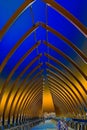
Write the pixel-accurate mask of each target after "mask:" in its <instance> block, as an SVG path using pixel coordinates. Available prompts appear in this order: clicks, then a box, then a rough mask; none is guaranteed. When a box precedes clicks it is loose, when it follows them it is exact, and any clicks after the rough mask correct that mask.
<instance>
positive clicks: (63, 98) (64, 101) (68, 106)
mask: <svg viewBox="0 0 87 130" xmlns="http://www.w3.org/2000/svg"><path fill="white" fill-rule="evenodd" d="M51 93H53V94H56V96H57V98H59V99H61V101H63V104H65V105H64V106H66V108H67V110H68V111H70V112H72V108H71V107H70V105H69V103H68V102H66V99H65V97H64V96H63V95H62V94H61V93H58V92H57V93H56V92H55V91H54V90H53V89H51Z"/></svg>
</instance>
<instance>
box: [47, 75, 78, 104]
mask: <svg viewBox="0 0 87 130" xmlns="http://www.w3.org/2000/svg"><path fill="white" fill-rule="evenodd" d="M48 79H49V80H51V82H55V83H56V84H59V85H60V86H61V88H62V89H64V91H66V92H67V93H68V94H69V95H70V98H71V97H72V99H73V101H74V103H75V104H76V105H75V106H78V102H77V101H76V99H75V98H74V96H73V95H72V93H70V91H71V90H70V89H69V90H70V91H69V90H68V89H67V88H66V87H65V86H64V85H62V84H61V83H60V82H58V81H57V80H56V79H54V78H53V77H52V76H49V75H48ZM71 92H72V91H71ZM73 101H72V102H73Z"/></svg>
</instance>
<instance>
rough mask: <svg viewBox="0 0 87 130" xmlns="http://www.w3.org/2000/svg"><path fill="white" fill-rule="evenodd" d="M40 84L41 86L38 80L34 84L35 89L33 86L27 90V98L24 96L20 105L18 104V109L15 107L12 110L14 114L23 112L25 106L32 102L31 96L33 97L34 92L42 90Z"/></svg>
mask: <svg viewBox="0 0 87 130" xmlns="http://www.w3.org/2000/svg"><path fill="white" fill-rule="evenodd" d="M41 86H42V83H40V82H39V83H38V85H36V86H35V89H34V88H33V90H32V91H31V93H29V92H27V96H26V97H27V98H25V99H24V101H23V102H22V105H21V104H20V105H19V107H18V109H16V111H14V113H13V115H14V116H15V114H16V113H17V114H18V113H20V112H21V113H23V110H24V109H25V108H26V106H27V105H28V103H30V102H32V100H33V98H34V97H35V94H38V91H40V92H42V90H41ZM30 97H31V98H30Z"/></svg>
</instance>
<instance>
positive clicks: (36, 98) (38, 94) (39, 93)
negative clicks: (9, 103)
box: [21, 88, 42, 113]
mask: <svg viewBox="0 0 87 130" xmlns="http://www.w3.org/2000/svg"><path fill="white" fill-rule="evenodd" d="M38 91H39V92H38V93H36V95H34V94H33V95H32V98H33V99H31V100H32V101H31V102H30V100H29V99H28V100H27V102H26V105H25V106H23V109H21V113H23V112H24V111H25V110H26V109H27V107H28V106H30V105H31V104H34V103H35V102H37V101H38V100H39V102H40V99H38V98H39V97H40V98H41V97H42V94H41V93H42V90H41V88H40V89H39V90H38ZM32 109H33V108H32ZM34 109H35V108H34Z"/></svg>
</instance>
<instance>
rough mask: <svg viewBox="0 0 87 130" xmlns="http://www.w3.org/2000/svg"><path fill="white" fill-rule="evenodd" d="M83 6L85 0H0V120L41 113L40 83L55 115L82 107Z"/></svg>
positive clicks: (86, 45) (85, 88) (86, 101)
mask: <svg viewBox="0 0 87 130" xmlns="http://www.w3.org/2000/svg"><path fill="white" fill-rule="evenodd" d="M86 12H87V1H86V0H84V1H81V0H80V1H76V0H73V1H69V0H66V1H64V0H20V1H18V0H15V1H12V0H9V1H8V2H6V1H5V0H3V1H1V0H0V116H1V118H3V120H5V119H7V120H10V119H11V118H12V117H14V118H16V117H17V116H19V115H26V116H38V115H39V116H40V115H41V114H42V107H43V102H42V101H43V90H44V89H43V87H45V86H48V88H49V90H50V93H51V96H52V99H53V103H54V107H55V112H56V113H57V114H58V115H64V116H70V114H72V115H73V114H74V116H75V115H78V114H79V113H80V114H84V113H85V111H84V108H86V107H87V15H86ZM35 114H36V115H35Z"/></svg>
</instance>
